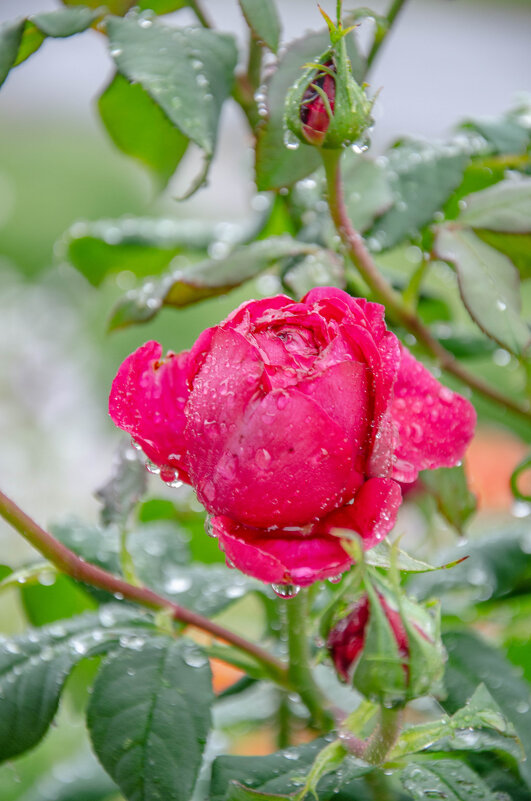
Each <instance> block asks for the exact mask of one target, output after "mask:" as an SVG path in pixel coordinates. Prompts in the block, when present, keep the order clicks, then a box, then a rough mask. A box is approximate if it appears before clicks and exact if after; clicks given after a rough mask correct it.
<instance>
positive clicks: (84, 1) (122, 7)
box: [62, 0, 136, 14]
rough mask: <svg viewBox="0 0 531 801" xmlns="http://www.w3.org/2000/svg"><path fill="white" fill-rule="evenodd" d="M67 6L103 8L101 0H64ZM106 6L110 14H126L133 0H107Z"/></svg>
mask: <svg viewBox="0 0 531 801" xmlns="http://www.w3.org/2000/svg"><path fill="white" fill-rule="evenodd" d="M62 3H63V5H65V6H87V7H88V8H101V5H102V4H101V0H62ZM104 5H105V8H106V9H107V10H108V11H109V13H110V14H125V13H126V12H127V11H129V9H130V8H131V6H132V5H133V3H132V2H131V0H105V3H104ZM135 5H136V3H135Z"/></svg>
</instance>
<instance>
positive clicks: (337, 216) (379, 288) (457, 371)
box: [322, 150, 531, 422]
mask: <svg viewBox="0 0 531 801" xmlns="http://www.w3.org/2000/svg"><path fill="white" fill-rule="evenodd" d="M341 153H342V151H341V150H323V151H322V157H323V162H324V167H325V172H326V180H327V188H328V205H329V208H330V214H331V216H332V220H333V222H334V225H335V227H336V230H337V233H338V234H339V236H340V238H341V241H342V243H343V246H344V248H345V250H346V252H347V255H348V256H349V258H350V260H351V261H352V263H353V264H354V266H355V267H356V268H357V270H358V272H359V273H360V275H361V277H362V278H363V279H364V281H365V282H366V283H367V284H368V286H369V287H370V289H371V290H372V292H373V293H374V296H375V298H376V299H377V300H379V301H380V302H381V303H383V304H384V305H385V307H386V310H387V312H388V313H389V314H390V316H391V317H392V318H393V319H394V320H395V321H396V322H398V323H400V324H401V325H402V326H404V328H406V329H407V330H408V331H409V332H410V333H411V334H413V335H414V336H415V338H416V340H417V341H418V342H419V344H421V345H422V346H423V347H424V349H425V350H426V351H427V352H428V353H429V354H431V355H432V356H433V357H434V358H435V359H436V360H437V362H438V364H439V365H440V367H441V368H442V369H443V370H445V371H446V372H447V373H450V374H451V375H454V376H456V378H458V379H459V380H460V381H462V382H463V383H464V384H466V385H467V386H469V387H470V388H471V389H473V390H475V391H476V392H479V393H481V394H482V395H484V396H485V397H487V398H490V400H492V401H494V402H495V403H497V404H499V405H500V406H503V407H504V408H506V409H510V410H511V411H513V412H515V413H516V414H518V415H519V416H520V417H522V418H523V419H524V420H526V422H529V420H530V419H531V414H530V412H529V410H528V409H527V408H526V407H525V406H524V405H522V404H520V403H518V402H517V401H514V400H512V398H508V397H507V396H506V395H504V394H503V393H501V392H499V391H498V390H497V389H495V387H492V386H490V385H489V384H487V383H486V382H485V381H483V379H481V378H479V377H478V376H475V375H474V374H473V373H469V372H468V370H466V369H465V368H464V367H462V365H461V364H459V362H458V361H457V360H456V358H455V357H454V356H453V354H451V353H450V352H449V351H447V350H446V348H444V347H443V346H442V345H441V343H440V342H438V341H437V340H436V339H435V338H434V337H433V336H432V334H431V333H430V331H429V329H428V328H427V327H426V326H425V325H424V323H423V322H422V321H421V320H420V318H419V317H418V316H417V314H416V312H415V311H414V310H413V309H412V308H410V306H409V305H408V304H406V303H405V302H404V300H403V299H402V297H401V296H400V294H399V293H398V292H396V291H395V290H394V289H393V287H392V286H391V284H390V283H389V282H388V281H387V280H386V278H384V276H383V275H382V274H381V273H380V271H379V269H378V267H377V265H376V263H375V261H374V260H373V258H372V256H371V254H370V252H369V250H368V249H367V246H366V245H365V242H364V240H363V238H362V236H361V235H360V234H359V233H358V232H357V231H356V230H355V229H354V227H353V225H352V223H351V221H350V219H349V216H348V213H347V209H346V206H345V201H344V197H343V186H342V182H341V170H340V161H341Z"/></svg>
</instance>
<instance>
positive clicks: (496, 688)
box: [442, 631, 531, 786]
mask: <svg viewBox="0 0 531 801" xmlns="http://www.w3.org/2000/svg"><path fill="white" fill-rule="evenodd" d="M443 640H444V645H445V647H446V650H447V651H448V664H447V669H446V675H445V684H446V688H447V690H448V697H447V698H446V700H445V701H443V702H442V704H443V706H444V708H445V709H446V710H447V711H449V712H454V711H455V710H456V709H457V708H459V707H460V706H462V705H463V703H464V701H465V700H466V697H467V696H468V695H471V694H472V692H473V691H474V689H475V688H476V687H477V685H478V684H480V683H483V684H485V686H486V687H487V689H488V690H489V692H490V694H491V695H492V697H493V698H494V700H495V701H496V703H497V704H498V706H499V707H500V709H501V711H502V713H503V715H504V716H505V717H506V718H507V720H509V721H510V722H511V723H512V724H513V726H514V728H515V730H516V734H517V735H518V737H519V739H520V741H521V743H522V746H523V748H524V751H525V753H526V755H527V756H528V760H527V761H526V762H523V763H521V765H520V772H521V774H522V776H523V777H524V778H525V779H526V781H527V783H528V784H530V783H531V765H530V764H529V754H531V694H530V688H529V685H528V684H527V683H526V682H525V681H523V680H522V679H521V678H520V677H519V676H518V674H517V673H516V671H515V669H514V667H513V666H512V665H511V664H510V663H509V662H508V661H507V660H506V659H505V657H504V656H503V654H502V653H500V651H498V650H497V649H496V648H493V647H492V646H491V645H489V644H488V643H487V642H485V640H483V639H480V638H479V637H478V636H477V635H476V634H472V633H471V632H465V631H460V632H457V631H456V632H448V633H447V634H445V635H444V637H443ZM530 786H531V784H530Z"/></svg>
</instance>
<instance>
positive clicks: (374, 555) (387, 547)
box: [364, 540, 461, 573]
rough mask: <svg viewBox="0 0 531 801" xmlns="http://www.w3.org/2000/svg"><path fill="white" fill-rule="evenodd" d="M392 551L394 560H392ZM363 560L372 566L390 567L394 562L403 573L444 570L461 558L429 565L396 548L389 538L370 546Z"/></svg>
mask: <svg viewBox="0 0 531 801" xmlns="http://www.w3.org/2000/svg"><path fill="white" fill-rule="evenodd" d="M393 552H394V561H393ZM364 560H365V562H366V563H367V564H368V565H372V566H373V567H384V568H388V567H391V564H393V563H394V564H395V565H396V567H397V568H398V570H400V571H402V572H403V573H431V572H433V571H434V570H446V569H448V568H450V567H454V565H456V564H458V563H459V562H460V561H461V559H457V560H455V561H452V562H449V563H447V564H444V565H430V564H428V562H423V561H421V560H420V559H415V557H413V556H411V555H410V554H408V553H406V551H402V550H401V549H400V548H397V547H396V545H393V544H392V543H391V542H389V540H383V541H382V542H380V543H378V545H376V546H375V547H374V548H371V549H370V550H369V551H367V552H366V553H365V554H364Z"/></svg>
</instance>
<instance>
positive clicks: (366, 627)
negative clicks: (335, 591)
mask: <svg viewBox="0 0 531 801" xmlns="http://www.w3.org/2000/svg"><path fill="white" fill-rule="evenodd" d="M367 590H368V592H367V593H366V594H364V595H362V596H361V598H359V599H358V601H357V602H356V603H355V604H354V606H353V607H351V609H350V610H349V612H348V614H347V615H346V616H345V617H343V618H342V619H341V620H340V621H339V622H338V623H337V624H336V625H335V626H334V628H333V629H332V630H331V631H330V634H329V636H328V642H327V645H328V650H329V652H330V655H331V657H332V661H333V662H334V666H335V668H336V670H337V672H338V674H339V676H341V678H342V679H343V680H344V681H347V682H349V683H351V684H353V686H354V687H355V688H356V689H357V690H358V691H359V692H361V693H362V694H363V695H365V696H366V697H367V698H370V699H371V700H374V701H378V702H379V703H383V704H400V703H405V702H406V701H408V700H410V699H411V698H417V697H419V696H421V695H426V694H427V693H429V692H434V693H437V692H439V691H440V689H441V688H440V681H441V678H442V673H443V665H444V650H443V647H442V644H441V640H440V635H439V627H438V617H437V615H436V614H432V613H430V611H428V610H427V609H426V608H425V607H424V606H421V605H420V604H416V603H413V602H412V601H411V600H410V599H408V598H406V597H405V596H402V595H401V597H400V599H394V601H391V599H390V597H389V593H387V592H386V594H385V595H384V593H383V592H380V591H376V590H375V589H374V588H373V587H372V586H368V587H367ZM397 600H399V603H397V604H396V608H395V603H394V602H396V601H397Z"/></svg>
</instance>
